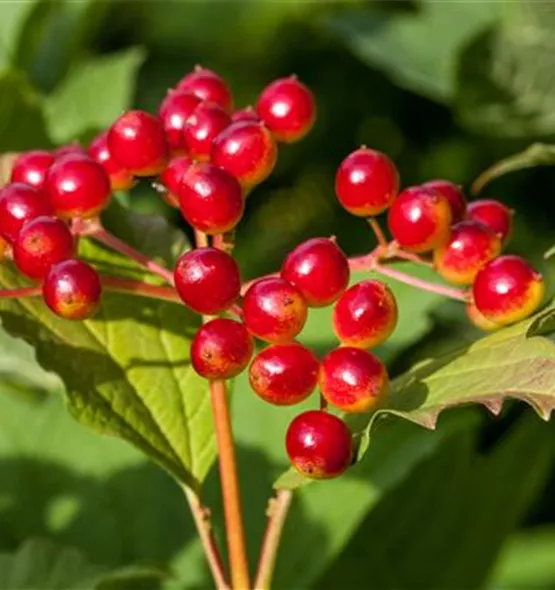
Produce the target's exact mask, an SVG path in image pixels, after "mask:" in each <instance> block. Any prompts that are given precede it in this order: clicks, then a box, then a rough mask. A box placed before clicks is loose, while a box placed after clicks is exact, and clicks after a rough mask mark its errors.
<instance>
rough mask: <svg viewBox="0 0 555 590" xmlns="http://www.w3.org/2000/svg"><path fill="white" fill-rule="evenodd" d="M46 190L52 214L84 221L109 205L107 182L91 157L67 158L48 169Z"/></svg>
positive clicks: (108, 183) (108, 185)
mask: <svg viewBox="0 0 555 590" xmlns="http://www.w3.org/2000/svg"><path fill="white" fill-rule="evenodd" d="M46 190H47V191H48V195H49V197H50V201H51V203H52V206H53V207H54V211H55V213H56V215H58V216H59V217H63V218H71V217H79V218H88V217H95V216H96V215H98V214H99V213H100V212H101V211H102V210H103V209H104V208H105V207H106V206H107V205H108V203H109V202H110V195H111V187H110V179H109V177H108V175H107V174H106V171H105V170H104V168H103V167H102V166H101V165H100V164H99V163H98V162H95V161H94V160H93V159H92V158H89V157H88V156H82V155H78V154H75V155H72V154H70V155H67V156H64V157H62V158H60V159H59V160H56V162H54V164H52V166H51V167H50V169H49V170H48V174H47V177H46Z"/></svg>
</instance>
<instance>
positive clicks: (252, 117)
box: [231, 106, 260, 123]
mask: <svg viewBox="0 0 555 590" xmlns="http://www.w3.org/2000/svg"><path fill="white" fill-rule="evenodd" d="M238 121H260V117H259V116H258V115H257V114H256V111H255V110H254V109H253V108H252V107H251V106H248V107H245V108H243V109H239V110H238V111H235V112H233V113H232V114H231V122H232V123H237V122H238Z"/></svg>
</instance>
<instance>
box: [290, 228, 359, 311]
mask: <svg viewBox="0 0 555 590" xmlns="http://www.w3.org/2000/svg"><path fill="white" fill-rule="evenodd" d="M349 276H350V270H349V262H348V261H347V257H346V256H345V254H344V252H343V250H341V248H340V247H339V246H338V245H337V244H336V243H335V242H334V241H333V240H329V239H327V238H312V239H310V240H306V242H303V243H302V244H299V245H298V246H297V247H296V248H295V249H294V250H292V251H291V252H290V253H289V255H288V256H287V258H286V259H285V262H284V263H283V266H282V268H281V277H282V278H283V279H285V280H286V281H289V282H290V283H291V284H292V285H294V286H295V287H297V289H298V290H299V291H300V292H301V294H302V296H303V297H304V298H305V299H306V302H307V303H308V305H309V306H310V307H324V306H326V305H329V304H330V303H333V302H334V301H336V300H337V298H338V297H339V296H340V295H341V293H343V291H345V289H346V288H347V285H348V284H349Z"/></svg>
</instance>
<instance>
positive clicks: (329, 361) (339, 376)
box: [319, 346, 389, 413]
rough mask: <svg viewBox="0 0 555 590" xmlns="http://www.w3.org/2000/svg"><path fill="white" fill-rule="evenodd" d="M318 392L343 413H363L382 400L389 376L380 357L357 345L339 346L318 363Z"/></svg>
mask: <svg viewBox="0 0 555 590" xmlns="http://www.w3.org/2000/svg"><path fill="white" fill-rule="evenodd" d="M319 381H320V391H321V392H322V395H323V396H324V398H325V399H326V400H327V401H328V402H329V403H330V404H331V405H332V406H335V407H336V408H338V409H340V410H343V411H344V412H353V413H359V412H367V411H368V410H371V409H373V408H374V407H375V406H376V405H377V404H378V403H379V402H381V401H382V399H383V398H384V396H385V394H386V393H387V387H388V384H389V378H388V375H387V371H386V368H385V366H384V364H383V363H382V362H381V361H380V359H379V358H378V357H377V356H375V355H374V354H372V353H371V352H368V351H367V350H361V349H360V348H354V347H351V346H343V347H341V348H336V349H335V350H332V351H331V352H329V353H328V354H327V355H326V356H325V357H324V358H323V359H322V363H321V365H320V379H319Z"/></svg>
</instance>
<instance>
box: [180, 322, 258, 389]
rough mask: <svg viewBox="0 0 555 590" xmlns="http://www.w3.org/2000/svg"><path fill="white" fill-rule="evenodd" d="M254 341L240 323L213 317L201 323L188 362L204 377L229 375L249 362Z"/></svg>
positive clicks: (239, 370) (242, 368) (215, 377)
mask: <svg viewBox="0 0 555 590" xmlns="http://www.w3.org/2000/svg"><path fill="white" fill-rule="evenodd" d="M253 350H254V343H253V341H252V338H251V336H250V334H249V333H248V332H247V329H246V328H245V325H244V324H241V323H239V322H236V321H235V320H228V319H226V318H217V319H215V320H210V321H209V322H207V323H206V324H204V325H203V326H202V327H201V328H200V329H199V330H198V332H197V333H196V335H195V337H194V339H193V343H192V344H191V362H192V363H193V368H194V369H195V371H196V372H197V373H198V374H199V375H200V376H201V377H204V378H205V379H231V378H232V377H236V376H237V375H239V373H242V372H243V371H244V370H245V369H246V368H247V365H248V364H249V361H250V359H251V356H252V353H253Z"/></svg>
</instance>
